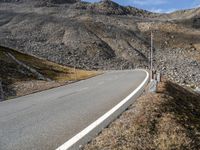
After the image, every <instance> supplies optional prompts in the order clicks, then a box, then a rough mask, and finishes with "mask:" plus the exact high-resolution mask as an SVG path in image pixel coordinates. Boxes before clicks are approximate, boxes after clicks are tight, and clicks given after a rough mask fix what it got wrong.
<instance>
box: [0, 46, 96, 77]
mask: <svg viewBox="0 0 200 150" xmlns="http://www.w3.org/2000/svg"><path fill="white" fill-rule="evenodd" d="M4 52H9V53H11V54H12V55H14V56H15V57H16V58H17V59H18V60H19V61H21V62H23V63H25V64H27V65H29V66H31V67H32V68H35V69H36V70H37V71H38V72H40V73H41V74H43V75H44V76H46V77H48V78H50V79H52V80H56V81H69V80H70V81H71V80H75V79H76V80H82V79H85V78H88V77H92V76H95V75H97V74H98V72H96V71H85V70H79V69H76V70H74V69H73V68H70V67H66V66H62V65H59V64H56V63H53V62H50V61H47V60H44V59H40V58H36V57H34V56H31V55H27V54H24V53H20V52H18V51H15V50H12V49H8V48H4V47H0V59H3V60H4V61H7V59H9V58H6V56H5V54H4Z"/></svg>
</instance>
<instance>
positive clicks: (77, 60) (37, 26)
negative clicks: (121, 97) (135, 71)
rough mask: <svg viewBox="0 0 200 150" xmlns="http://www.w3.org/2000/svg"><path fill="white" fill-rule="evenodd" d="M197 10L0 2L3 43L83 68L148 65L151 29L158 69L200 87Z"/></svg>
mask: <svg viewBox="0 0 200 150" xmlns="http://www.w3.org/2000/svg"><path fill="white" fill-rule="evenodd" d="M33 3H34V5H33ZM198 12H199V9H193V10H186V11H179V12H175V13H172V14H155V13H151V12H148V11H145V10H140V9H137V8H134V7H124V6H120V5H119V4H117V3H115V2H112V1H109V0H103V1H101V2H98V3H93V4H92V3H86V2H82V1H77V0H41V1H37V0H36V1H33V0H19V1H14V2H13V1H9V0H3V1H2V0H1V3H0V45H2V46H6V47H10V48H14V49H17V50H20V51H22V52H25V53H28V54H32V55H35V56H39V57H43V58H45V59H47V60H51V61H54V62H56V63H59V64H63V65H68V66H76V67H78V68H84V69H131V68H138V67H142V68H147V67H148V65H149V51H150V50H149V49H150V32H151V31H153V33H154V67H155V68H157V69H159V70H160V71H162V72H163V74H165V75H166V76H167V77H168V78H170V79H171V80H174V81H176V82H178V83H179V84H185V85H190V86H200V76H199V75H200V64H199V63H200V43H199V41H200V30H199V13H198Z"/></svg>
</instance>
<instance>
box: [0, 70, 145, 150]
mask: <svg viewBox="0 0 200 150" xmlns="http://www.w3.org/2000/svg"><path fill="white" fill-rule="evenodd" d="M145 77H146V73H145V72H144V71H140V70H135V71H134V70H132V71H131V70H130V71H112V72H106V73H105V74H103V75H100V76H96V77H94V78H90V79H87V80H83V81H79V82H76V83H73V84H70V85H66V86H62V87H59V88H55V89H50V90H47V91H43V92H40V93H35V94H31V95H27V96H23V97H20V98H16V99H12V100H9V101H4V102H1V103H0V150H28V149H29V150H30V149H34V150H35V149H36V150H47V149H48V150H51V149H56V148H57V147H59V146H60V145H62V144H63V143H65V142H66V141H67V140H69V139H70V138H72V137H73V136H74V135H76V134H77V133H78V132H80V131H81V130H83V129H84V128H85V127H87V126H88V125H90V124H91V123H92V122H94V121H95V120H97V119H98V118H99V117H100V116H102V115H103V114H105V113H106V112H107V111H109V110H110V109H111V108H113V107H114V106H115V105H117V104H118V103H119V102H120V101H121V100H122V99H124V98H125V97H127V96H128V95H129V94H130V93H131V92H132V91H133V90H134V89H136V88H137V87H138V86H139V85H140V84H141V83H142V82H143V81H144V79H145Z"/></svg>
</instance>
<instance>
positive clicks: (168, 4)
mask: <svg viewBox="0 0 200 150" xmlns="http://www.w3.org/2000/svg"><path fill="white" fill-rule="evenodd" d="M83 1H87V2H98V1H100V0H83ZM113 1H115V2H117V3H118V4H120V5H123V6H133V7H137V8H141V9H145V10H149V11H152V12H159V13H170V12H173V11H175V10H181V9H190V8H195V7H200V0H113Z"/></svg>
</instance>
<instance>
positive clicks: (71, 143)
mask: <svg viewBox="0 0 200 150" xmlns="http://www.w3.org/2000/svg"><path fill="white" fill-rule="evenodd" d="M137 70H140V71H144V72H145V73H146V78H145V79H144V81H143V82H142V83H141V84H140V85H139V86H138V87H137V88H136V89H135V90H134V91H133V92H132V93H131V94H129V95H128V96H127V97H126V98H124V99H123V100H122V101H121V102H120V103H118V104H117V105H116V106H114V107H113V108H112V109H110V110H109V111H108V112H106V113H105V114H104V115H103V116H101V117H100V118H98V119H97V120H96V121H94V122H93V123H91V124H90V125H89V126H87V127H86V128H85V129H83V130H82V131H80V132H79V133H78V134H76V135H75V136H73V137H72V138H71V139H69V140H68V141H67V142H65V143H64V144H63V145H61V146H59V147H58V148H57V149H56V150H70V149H72V150H74V149H75V150H76V149H79V148H80V145H81V144H78V145H77V143H80V140H81V139H83V138H84V137H85V136H86V135H88V134H89V133H90V132H92V131H93V130H95V128H97V127H98V126H103V127H102V128H100V129H98V130H97V133H99V132H100V131H101V129H103V128H105V127H106V126H107V125H108V124H109V123H110V122H111V121H113V120H114V119H115V118H116V117H117V116H118V114H121V113H122V112H123V111H124V110H125V109H126V108H127V107H128V106H129V105H130V104H129V103H128V102H129V100H130V99H131V98H132V97H133V96H135V95H136V94H138V92H139V90H140V89H141V88H144V85H145V84H147V83H148V80H149V73H148V72H147V71H146V70H143V69H137ZM137 70H136V71H137ZM127 103H128V104H127ZM124 105H125V106H124ZM121 107H124V108H123V109H122V110H121V112H118V114H117V115H114V113H116V112H117V111H118V110H120V108H121ZM112 115H114V117H112V119H111V121H108V118H109V117H111V116H112ZM113 118H114V119H113ZM105 122H106V123H105ZM102 124H104V125H102ZM97 133H93V135H97ZM92 138H93V136H91V135H89V137H88V138H86V139H85V141H84V142H83V143H87V142H88V141H90V140H91V139H92ZM75 145H76V146H75Z"/></svg>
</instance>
